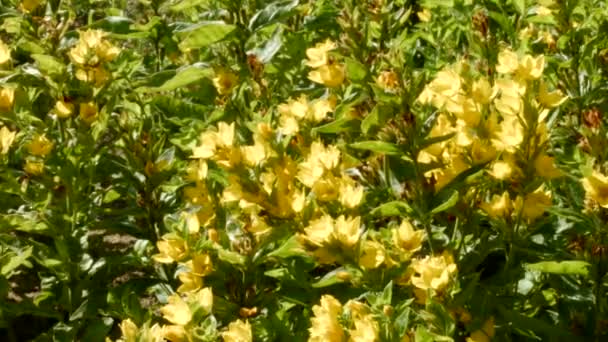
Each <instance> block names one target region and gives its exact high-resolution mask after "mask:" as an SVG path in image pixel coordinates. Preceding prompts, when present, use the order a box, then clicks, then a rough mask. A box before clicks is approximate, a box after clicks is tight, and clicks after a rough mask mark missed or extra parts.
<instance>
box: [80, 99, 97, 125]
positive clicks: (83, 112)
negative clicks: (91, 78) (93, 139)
mask: <svg viewBox="0 0 608 342" xmlns="http://www.w3.org/2000/svg"><path fill="white" fill-rule="evenodd" d="M80 120H82V121H83V122H84V123H86V124H87V125H90V124H92V123H93V122H95V120H97V105H96V104H95V102H83V103H81V104H80Z"/></svg>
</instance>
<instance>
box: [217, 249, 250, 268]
mask: <svg viewBox="0 0 608 342" xmlns="http://www.w3.org/2000/svg"><path fill="white" fill-rule="evenodd" d="M218 257H219V258H220V260H222V261H225V262H227V263H229V264H232V265H240V266H242V265H245V257H244V256H242V255H241V254H239V253H237V252H233V251H228V250H225V249H220V250H219V251H218Z"/></svg>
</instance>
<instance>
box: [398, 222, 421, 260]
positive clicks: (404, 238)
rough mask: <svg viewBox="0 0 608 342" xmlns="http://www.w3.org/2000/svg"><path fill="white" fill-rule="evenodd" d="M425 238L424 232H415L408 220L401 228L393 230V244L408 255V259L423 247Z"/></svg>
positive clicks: (402, 223)
mask: <svg viewBox="0 0 608 342" xmlns="http://www.w3.org/2000/svg"><path fill="white" fill-rule="evenodd" d="M424 238H425V233H424V230H415V229H414V226H412V224H411V223H410V222H409V221H407V220H403V221H402V222H401V225H399V228H397V229H395V230H393V244H394V245H395V247H397V248H398V249H400V250H401V251H402V252H404V253H405V254H407V255H408V256H407V257H409V255H410V254H412V253H414V252H416V251H418V250H419V249H420V248H421V247H422V242H423V241H424Z"/></svg>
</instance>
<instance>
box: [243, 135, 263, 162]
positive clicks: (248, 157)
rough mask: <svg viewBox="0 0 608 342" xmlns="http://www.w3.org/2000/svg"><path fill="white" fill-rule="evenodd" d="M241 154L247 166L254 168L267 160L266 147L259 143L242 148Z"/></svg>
mask: <svg viewBox="0 0 608 342" xmlns="http://www.w3.org/2000/svg"><path fill="white" fill-rule="evenodd" d="M241 152H242V155H243V160H244V162H245V164H247V165H248V166H252V167H253V166H256V165H258V164H261V163H262V162H263V161H264V160H266V158H267V154H266V146H265V145H264V144H262V143H260V142H258V141H256V142H255V143H254V144H253V145H251V146H242V147H241Z"/></svg>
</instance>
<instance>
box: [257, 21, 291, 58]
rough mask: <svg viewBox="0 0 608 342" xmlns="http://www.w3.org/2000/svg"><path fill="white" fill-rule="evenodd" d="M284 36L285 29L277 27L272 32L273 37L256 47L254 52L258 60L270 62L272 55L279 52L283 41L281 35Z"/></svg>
mask: <svg viewBox="0 0 608 342" xmlns="http://www.w3.org/2000/svg"><path fill="white" fill-rule="evenodd" d="M282 36H283V29H282V28H281V27H277V28H276V29H275V30H274V33H273V34H272V37H270V39H269V40H268V41H267V42H266V43H265V44H264V45H263V46H262V47H260V48H256V49H254V50H253V51H252V52H253V53H254V54H255V55H256V57H257V58H258V60H259V61H260V62H262V63H268V62H270V61H271V60H272V57H274V55H276V54H277V52H279V50H280V49H281V46H282V45H283V42H282V41H281V37H282Z"/></svg>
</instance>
